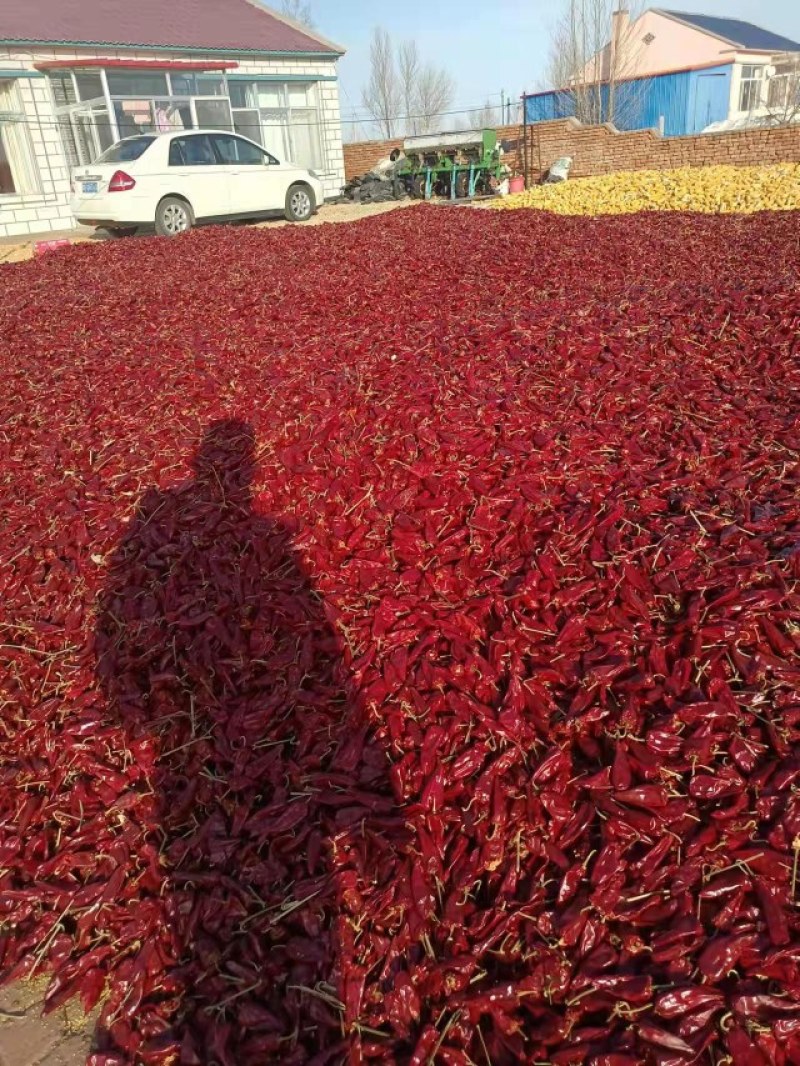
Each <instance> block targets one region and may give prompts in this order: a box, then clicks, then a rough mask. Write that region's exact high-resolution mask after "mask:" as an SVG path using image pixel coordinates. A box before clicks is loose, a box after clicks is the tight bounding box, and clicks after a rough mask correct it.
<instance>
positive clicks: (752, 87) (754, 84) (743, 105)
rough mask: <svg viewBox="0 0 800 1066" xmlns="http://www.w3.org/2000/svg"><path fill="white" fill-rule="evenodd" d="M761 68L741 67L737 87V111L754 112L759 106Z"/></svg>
mask: <svg viewBox="0 0 800 1066" xmlns="http://www.w3.org/2000/svg"><path fill="white" fill-rule="evenodd" d="M761 73H762V68H761V67H752V66H743V67H742V81H741V85H740V87H739V110H740V111H754V110H755V109H756V108H757V107H760V106H761Z"/></svg>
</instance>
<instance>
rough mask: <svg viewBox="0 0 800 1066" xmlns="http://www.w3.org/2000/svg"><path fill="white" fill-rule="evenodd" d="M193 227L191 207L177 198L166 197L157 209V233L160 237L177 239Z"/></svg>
mask: <svg viewBox="0 0 800 1066" xmlns="http://www.w3.org/2000/svg"><path fill="white" fill-rule="evenodd" d="M193 225H194V218H193V216H192V209H191V207H189V205H188V204H187V203H186V201H185V200H181V199H179V197H177V196H165V197H164V199H163V200H162V201H161V203H160V204H159V205H158V207H157V208H156V233H157V234H158V235H159V236H160V237H177V236H178V234H179V233H187V232H188V231H189V230H190V229H191V228H192V226H193Z"/></svg>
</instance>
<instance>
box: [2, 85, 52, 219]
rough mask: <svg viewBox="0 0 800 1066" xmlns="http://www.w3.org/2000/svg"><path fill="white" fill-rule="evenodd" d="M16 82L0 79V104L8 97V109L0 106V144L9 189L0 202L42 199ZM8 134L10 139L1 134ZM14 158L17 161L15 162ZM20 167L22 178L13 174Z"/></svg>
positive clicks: (34, 155)
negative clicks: (8, 176) (6, 132)
mask: <svg viewBox="0 0 800 1066" xmlns="http://www.w3.org/2000/svg"><path fill="white" fill-rule="evenodd" d="M18 82H19V78H15V77H8V78H6V77H3V78H0V94H2V95H0V103H2V97H3V96H5V95H6V94H7V95H8V103H9V107H8V108H7V109H6V108H4V107H2V106H0V141H2V151H3V157H4V158H5V161H6V166H7V167H8V173H9V175H10V177H11V183H12V185H13V189H12V190H10V191H9V192H0V200H5V199H8V200H22V199H24V198H25V197H27V196H34V197H38V196H41V195H42V176H41V173H40V171H39V166H38V164H37V160H36V154H35V153H34V151H33V144H32V142H31V136H30V128H29V122H28V118H27V116H26V114H25V108H24V105H23V102H22V97H21V96H20V92H19V85H18V84H17V83H18ZM6 128H8V129H9V130H11V131H12V136H13V142H15V143H13V142H12V138H11V137H9V138H8V139H6V137H5V136H4V131H5V130H6ZM15 155H16V156H17V157H18V158H17V159H16V161H15ZM17 166H19V167H20V169H21V171H22V174H20V173H18V172H17V169H16V168H17Z"/></svg>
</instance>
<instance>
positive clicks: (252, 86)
mask: <svg viewBox="0 0 800 1066" xmlns="http://www.w3.org/2000/svg"><path fill="white" fill-rule="evenodd" d="M236 84H237V85H238V86H242V92H243V93H244V97H240V99H242V98H244V99H247V98H248V97H249V98H250V100H251V103H250V104H249V105H248V106H247V107H234V105H233V99H232V97H231V93H230V86H231V81H230V79H229V80H228V88H229V92H228V99H229V100H230V101H231V115H232V117H233V124H234V130H235V129H236V121H237V117H239V116H242V117H243V116H244V115H252V113H253V112H254V111H255V112H256V113H257V114H258V118H259V130H260V132H261V134H262V137H263V136H264V131H265V129H266V130H268V129H272V131H273V132H275V131H277V130H279V131H280V133H281V139H282V141H283V146H284V150H283V152H282V156H283V160H284V161H286V160H291V161H292V162H293V163H296V164H297V165H298V166H305V167H306V168H307V169H309V170H323V171H324V170H326V169H327V168H328V161H327V144H326V142H325V138H324V137H323V136H322V127H323V118H322V100H321V98H320V95H319V82H318V81H317V80H316V79H315V78H314V77H312V76H309V77H308V78H303V79H295V78H291V79H289V80H287V81H273V80H272V79H270V80H269V81H264V80H263V79H259V78H258V77H253V78H252V79H244V78H243V79H241V80H239V79H237V81H236ZM260 85H264V86H269V87H270V88H272V89H273V90H276V92H277V95H278V100H277V104H276V106H274V107H268V106H266V105H262V103H261V102H260V101H259V92H258V90H259V86H260ZM300 86H303V87H304V89H305V92H306V106H305V107H298V106H297V105H296V104H295V105H294V106H293V105H292V104H291V99H290V93H291V90H292V89H294V90H297V89H298V88H299V87H300ZM293 112H295V113H296V112H302V113H303V118H302V119H301V120H300V121H297V122H294V123H293V122H292V113H293ZM308 112H313V113H314V115H315V116H316V120H315V121H314V122H313V123H309V122H308V121H307V120H306V118H305V116H306V115H307V114H308ZM239 120H240V121H241V118H240V119H239ZM248 125H252V123H248ZM299 126H303V127H304V128H305V127H307V126H310V127H313V130H314V133H313V141H314V143H313V145H312V148H313V153H312V154H313V155H314V159H313V161H312V162H307V163H301V162H299V161H298V159H297V151H298V147H299V145H298V138H297V136H296V133H295V132H294V131H296V130H297V128H298V127H299ZM237 132H238V131H237ZM240 136H246V135H245V134H240ZM247 139H248V140H249V139H252V138H247ZM265 150H266V151H269V150H268V149H265Z"/></svg>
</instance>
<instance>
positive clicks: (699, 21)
mask: <svg viewBox="0 0 800 1066" xmlns="http://www.w3.org/2000/svg"><path fill="white" fill-rule="evenodd" d="M653 10H654V11H658V12H659V13H660V14H662V15H669V16H670V17H671V18H674V19H679V20H680V21H681V22H685V23H687V24H688V25H690V26H694V27H695V28H696V29H698V30H704V31H705V32H706V33H713V34H714V35H715V36H716V37H722V38H723V39H724V40H726V41H730V42H731V44H735V45H736V46H737V47H738V48H744V49H747V48H751V49H753V50H754V51H756V52H795V51H800V44H798V42H797V41H791V40H790V39H789V38H788V37H783V36H781V34H779V33H773V32H772V31H771V30H763V29H762V28H761V27H760V26H754V25H753V23H752V22H742V21H741V19H728V18H717V17H716V16H715V15H696V14H695V13H694V12H692V11H670V10H668V9H667V8H663V7H659V8H653Z"/></svg>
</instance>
